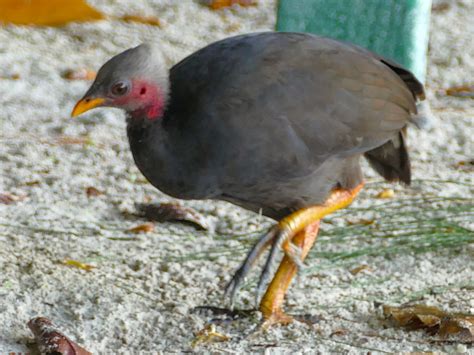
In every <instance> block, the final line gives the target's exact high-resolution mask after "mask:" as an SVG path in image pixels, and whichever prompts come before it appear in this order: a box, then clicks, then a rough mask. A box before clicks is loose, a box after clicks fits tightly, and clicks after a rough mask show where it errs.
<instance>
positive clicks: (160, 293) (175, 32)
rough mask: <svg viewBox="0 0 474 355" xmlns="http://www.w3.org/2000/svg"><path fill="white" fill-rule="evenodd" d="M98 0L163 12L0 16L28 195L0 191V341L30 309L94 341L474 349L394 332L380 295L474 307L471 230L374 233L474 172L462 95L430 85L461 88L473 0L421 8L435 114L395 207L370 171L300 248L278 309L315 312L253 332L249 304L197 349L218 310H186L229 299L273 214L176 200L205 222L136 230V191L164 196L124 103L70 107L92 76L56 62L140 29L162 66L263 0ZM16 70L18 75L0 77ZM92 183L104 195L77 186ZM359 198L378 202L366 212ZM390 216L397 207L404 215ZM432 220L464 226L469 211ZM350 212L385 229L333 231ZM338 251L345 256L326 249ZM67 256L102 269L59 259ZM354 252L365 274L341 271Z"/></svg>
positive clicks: (0, 185) (108, 347)
mask: <svg viewBox="0 0 474 355" xmlns="http://www.w3.org/2000/svg"><path fill="white" fill-rule="evenodd" d="M93 3H94V4H95V5H96V6H97V7H98V8H100V9H101V10H103V11H104V12H106V13H108V14H113V15H122V14H124V13H128V14H130V13H133V14H137V13H138V14H142V15H155V16H158V17H159V18H160V20H161V21H162V23H163V26H162V28H156V27H150V26H145V25H139V24H124V23H120V22H117V21H103V22H98V23H93V24H81V25H78V24H72V25H69V26H66V27H64V28H42V29H32V28H24V27H4V28H0V142H1V143H0V164H1V170H0V174H1V175H0V192H8V193H11V194H14V195H17V196H24V197H25V198H24V199H23V200H22V201H19V202H16V203H14V204H11V205H1V204H0V270H1V271H0V353H6V352H12V351H16V352H25V351H27V350H28V344H30V343H31V334H30V332H29V330H28V329H27V327H26V323H27V321H28V320H29V319H30V318H32V317H34V316H38V315H43V316H47V317H49V318H50V319H52V320H53V321H54V322H55V323H56V324H58V325H59V326H60V327H61V328H62V329H63V330H65V331H66V333H67V334H68V335H70V336H71V337H72V338H73V339H75V340H77V341H78V342H79V343H81V344H83V345H84V346H85V347H86V348H88V349H90V350H91V351H94V352H95V353H105V352H108V353H119V352H131V353H137V352H138V351H150V352H155V351H162V352H182V351H191V350H195V351H224V352H230V353H232V352H244V351H245V352H248V351H252V352H265V351H266V352H276V351H288V352H289V351H291V352H295V351H299V352H313V351H318V352H322V353H328V352H343V353H366V352H368V351H371V352H375V353H379V352H380V353H383V352H396V351H429V350H431V351H445V352H449V353H452V352H467V351H472V349H471V350H469V346H468V345H466V344H462V343H458V342H455V341H454V342H443V341H440V342H438V341H435V340H436V338H432V337H430V336H428V335H427V334H426V333H424V332H422V331H415V332H407V331H405V330H403V329H397V328H394V327H393V326H391V325H389V324H387V323H386V322H385V321H384V320H383V319H382V316H381V309H380V307H379V304H392V305H399V304H402V303H404V302H407V301H415V302H418V303H425V304H430V305H435V306H439V307H441V308H443V309H446V310H454V311H462V312H474V291H473V290H474V272H473V271H474V258H473V256H474V249H473V244H472V241H473V240H472V234H471V239H469V238H467V239H466V242H464V243H459V244H456V243H455V246H454V247H452V246H451V247H449V248H448V247H440V245H443V244H442V241H439V240H438V241H436V243H437V244H436V243H434V244H429V243H428V244H429V245H431V246H434V247H433V248H427V249H424V248H423V247H421V248H420V244H417V242H413V241H414V240H417V239H416V237H417V235H416V233H415V234H414V235H412V238H413V239H410V240H407V238H408V237H405V239H403V236H401V237H400V236H399V237H396V235H395V234H394V235H395V237H394V238H388V236H389V234H387V233H389V232H383V231H384V230H387V229H388V226H389V225H393V224H400V225H401V226H402V227H403V226H404V223H407V222H406V221H407V220H408V219H410V218H411V219H413V220H415V221H416V220H417V218H418V220H419V219H420V218H424V217H423V216H424V215H423V213H421V212H420V211H418V210H416V208H415V207H413V206H411V204H410V201H414V200H416V201H418V202H419V201H427V202H426V206H425V207H426V210H428V212H427V213H428V214H430V215H436V213H438V212H439V210H440V209H442V207H443V206H444V207H446V206H448V207H449V206H451V205H449V203H451V202H449V203H448V204H446V202H436V201H434V200H433V198H434V197H436V196H444V197H446V198H447V199H452V200H453V201H455V200H456V199H457V198H461V199H462V198H464V199H466V198H467V199H469V198H472V196H473V194H472V170H471V172H470V171H469V169H468V168H465V167H463V168H460V167H459V166H458V167H456V163H458V162H460V161H468V160H469V159H470V158H472V157H470V156H469V154H471V155H472V151H473V149H472V148H473V146H472V136H474V131H473V117H474V106H473V101H472V100H469V99H461V98H454V97H448V96H446V95H444V94H443V93H442V91H440V90H441V89H443V88H447V87H450V86H453V85H463V84H471V85H472V73H474V59H473V56H474V42H473V41H472V38H474V26H473V25H472V18H474V2H473V1H470V0H464V1H454V0H453V1H445V3H446V4H448V6H447V7H440V8H439V9H440V10H438V11H436V12H434V13H433V16H432V32H431V43H430V54H429V62H430V66H429V69H428V81H427V88H428V96H429V98H430V101H431V105H432V107H433V109H434V113H435V114H436V116H437V118H436V119H435V122H434V127H433V128H432V129H430V130H428V131H423V132H420V131H416V130H414V129H413V130H412V132H411V133H410V138H409V140H410V144H411V146H412V157H413V158H412V159H413V166H414V169H413V170H414V178H415V183H414V185H413V187H412V188H409V189H404V188H403V187H401V186H394V189H395V192H396V194H395V197H394V199H393V201H391V202H389V203H393V206H395V208H390V206H391V205H390V204H388V205H387V204H386V202H382V201H380V200H377V199H374V195H375V194H376V193H377V192H378V191H380V190H381V189H382V188H383V187H386V186H387V185H384V184H381V183H380V182H377V181H380V179H379V178H376V179H375V180H374V179H372V177H373V176H374V175H373V173H371V172H368V176H369V181H372V182H371V183H370V184H369V185H368V188H367V190H366V191H365V192H364V193H363V194H362V195H361V197H360V199H359V200H358V201H357V203H355V204H354V207H353V208H352V209H350V210H348V211H346V212H344V213H339V214H337V215H336V216H335V217H333V218H330V219H329V220H328V222H330V223H325V224H324V225H323V232H322V235H321V238H320V242H319V244H317V246H316V247H315V248H314V249H315V250H314V251H313V253H312V254H311V255H310V258H309V259H308V261H307V264H308V266H310V267H308V268H307V269H306V270H305V271H304V272H303V275H302V276H301V277H300V278H299V279H298V281H297V282H295V283H294V285H293V288H292V289H291V290H290V292H289V296H288V300H287V304H286V307H287V309H288V310H289V312H290V313H292V314H299V315H302V314H306V315H310V316H311V317H309V319H312V320H313V321H312V322H309V323H301V322H295V323H294V324H292V325H290V326H288V327H282V328H274V329H271V330H269V331H268V332H263V331H258V330H257V328H256V327H257V324H258V313H256V314H254V315H253V316H252V317H250V318H245V319H242V320H239V321H236V322H234V323H230V324H227V323H221V324H217V330H218V331H220V332H222V333H224V334H226V335H228V336H229V337H230V340H228V341H226V342H222V343H215V344H200V345H197V346H196V347H194V348H193V347H192V342H193V340H194V339H195V334H196V333H197V332H198V331H199V330H201V329H202V328H203V327H204V326H205V325H206V323H207V322H208V321H209V320H210V319H211V318H212V316H211V315H209V314H202V313H195V312H192V310H193V308H194V307H196V306H201V305H213V306H220V307H223V306H225V303H224V301H223V292H222V289H223V287H224V285H225V284H226V282H227V281H228V280H229V278H230V276H231V274H232V272H233V271H234V270H235V269H236V267H237V266H238V265H239V262H240V261H241V260H242V258H243V257H244V256H245V254H246V251H247V250H248V248H249V246H250V245H251V244H252V242H253V241H254V240H255V238H257V237H258V235H259V233H261V232H262V231H263V230H264V229H265V228H267V227H268V226H269V225H270V221H268V220H266V219H263V218H260V217H259V216H257V215H254V214H251V213H248V212H246V211H244V210H242V209H239V208H237V207H234V206H232V205H229V204H226V203H221V202H212V201H188V202H186V203H185V204H186V205H187V206H191V207H194V208H196V209H197V210H198V211H200V212H201V213H203V214H204V215H206V216H207V218H208V220H209V223H210V224H211V225H212V226H214V227H213V230H212V231H209V232H202V231H197V230H195V229H194V228H193V227H191V226H185V225H180V224H174V223H163V224H159V225H156V228H155V230H154V231H153V232H151V233H148V234H142V235H134V234H130V233H128V232H127V231H126V230H127V229H128V228H130V227H133V226H136V225H137V224H140V223H143V220H140V219H138V218H135V217H133V216H130V215H129V214H128V212H133V211H134V203H136V202H145V201H149V200H152V201H159V202H162V201H168V200H170V199H169V197H166V196H164V195H162V194H160V193H159V192H158V191H156V190H155V189H154V188H152V187H151V186H150V185H149V184H147V183H146V181H144V179H143V177H142V176H141V175H140V173H139V172H138V171H137V169H136V168H135V166H134V164H133V162H132V159H131V155H130V152H129V149H128V144H127V142H126V137H125V123H124V119H123V114H122V113H120V112H118V111H114V110H97V111H94V112H93V113H91V114H88V115H87V116H84V117H81V118H80V119H77V120H71V119H69V113H70V111H71V108H72V106H73V104H74V102H75V100H77V99H78V98H79V97H80V96H81V95H82V94H83V93H84V91H85V90H86V88H87V87H88V85H89V84H88V83H87V82H83V81H67V80H65V79H63V78H62V77H61V73H62V71H63V70H66V69H75V68H90V69H97V68H98V66H99V65H100V64H101V63H102V62H104V61H105V60H106V59H107V58H109V57H110V56H112V55H114V54H116V53H118V52H120V51H122V50H124V49H126V48H128V47H131V46H133V45H136V44H138V43H140V42H141V41H143V40H149V39H154V40H159V41H161V43H162V45H163V47H164V49H165V52H166V53H167V55H168V56H169V63H170V64H172V63H174V62H176V61H177V60H179V59H180V58H182V57H184V56H185V55H187V54H189V53H191V52H193V51H194V50H196V49H198V48H200V47H202V46H204V45H205V44H207V43H210V42H212V41H214V40H217V39H219V38H223V37H226V36H229V35H232V34H237V33H245V32H252V31H258V30H269V29H272V28H273V26H274V22H275V16H274V5H275V4H274V1H260V5H259V6H257V7H254V8H247V9H243V8H236V9H232V10H226V11H222V12H211V11H209V10H208V9H207V8H205V7H203V6H200V5H199V4H198V3H196V2H191V1H165V0H162V1H160V0H155V1H131V0H120V1H105V0H95V1H93ZM440 3H441V2H439V1H438V2H436V3H435V4H436V5H439V4H440ZM14 75H18V76H19V78H17V79H16V80H13V79H11V77H12V76H14ZM89 186H93V187H95V188H97V189H99V190H101V191H103V192H104V194H103V195H101V196H97V197H87V195H86V193H85V190H86V188H87V187H89ZM410 198H412V200H410ZM413 199H414V200H413ZM430 199H431V200H430ZM406 201H408V202H406ZM430 201H431V202H430ZM433 201H434V202H433ZM449 201H451V200H449ZM452 203H454V202H452ZM369 206H379V207H380V208H381V210H380V209H379V210H372V209H370V208H369V209H364V208H367V207H369ZM384 206H388V207H386V208H385V207H384ZM412 207H413V208H412ZM444 207H443V208H444ZM445 210H449V208H448V209H445ZM469 210H471V211H472V208H470V209H469V208H467V211H468V212H469ZM377 211H379V212H377ZM380 211H382V212H380ZM423 211H425V210H423ZM443 211H444V210H443ZM401 212H405V214H404V216H405V217H403V216H402V217H399V213H401ZM377 213H379V214H377ZM387 213H388V214H389V215H388V217H387ZM397 216H398V217H397ZM438 217H440V218H441V219H443V220H444V221H445V222H451V221H452V222H453V223H454V222H456V223H458V224H459V225H462V226H464V227H469V224H471V226H470V227H471V228H472V213H471V215H469V214H464V212H463V213H458V212H456V213H454V214H452V215H450V216H447V215H446V216H443V215H440V216H438ZM351 218H352V219H354V218H365V219H370V218H378V219H380V223H379V228H380V231H381V232H380V237H379V238H369V237H367V235H366V234H365V232H364V230H368V229H363V228H366V227H360V228H359V229H358V228H354V229H352V230H353V231H354V232H353V235H352V234H351V235H349V236H348V237H347V238H346V237H341V235H342V234H340V232H338V231H340V230H344V228H341V227H348V225H349V223H348V221H350V220H351ZM469 218H471V219H470V220H469ZM470 222H471V223H470ZM390 223H391V224H390ZM338 228H339V229H338ZM367 228H369V227H367ZM402 229H403V228H402ZM331 231H333V232H331ZM331 233H332V234H331ZM341 233H342V232H341ZM384 233H385V234H384ZM433 233H435V232H433ZM331 235H332V237H331ZM433 235H434V234H433ZM448 236H449V234H448ZM384 237H387V238H384ZM428 237H430V235H428ZM397 238H398V239H397ZM430 240H431V239H430ZM428 244H427V245H428ZM436 246H437V247H436ZM371 248H372V249H371ZM367 250H372V251H371V252H366V251H367ZM342 252H353V253H352V254H351V256H350V257H342V256H341V257H337V255H342V254H341V253H342ZM338 253H339V254H338ZM344 255H346V254H344ZM64 259H74V260H79V261H81V262H85V263H89V264H92V265H94V266H96V268H95V269H94V270H93V271H91V272H87V271H84V270H80V269H77V268H72V267H68V266H65V265H63V264H62V263H61V262H62V261H63V260H64ZM363 264H366V265H368V266H370V270H366V271H364V272H361V273H359V274H357V275H352V274H351V273H349V270H351V269H352V268H354V267H357V266H360V265H363ZM254 284H255V279H254V278H253V279H251V280H249V282H248V284H247V285H246V286H245V287H244V288H243V290H242V292H241V293H240V296H239V300H238V303H237V307H238V308H244V309H245V308H251V307H252V306H253V303H252V302H253V293H252V290H253V286H254Z"/></svg>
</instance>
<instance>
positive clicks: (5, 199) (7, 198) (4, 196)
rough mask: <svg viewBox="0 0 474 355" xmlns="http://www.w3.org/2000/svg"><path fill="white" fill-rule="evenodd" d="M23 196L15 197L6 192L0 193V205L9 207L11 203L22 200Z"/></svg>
mask: <svg viewBox="0 0 474 355" xmlns="http://www.w3.org/2000/svg"><path fill="white" fill-rule="evenodd" d="M24 199H25V196H17V195H13V194H11V193H8V192H4V193H0V203H3V204H4V205H11V204H12V203H15V202H18V201H21V200H24Z"/></svg>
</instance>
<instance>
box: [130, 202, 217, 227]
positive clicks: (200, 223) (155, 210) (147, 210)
mask: <svg viewBox="0 0 474 355" xmlns="http://www.w3.org/2000/svg"><path fill="white" fill-rule="evenodd" d="M137 210H138V213H139V214H140V216H142V217H144V218H146V219H149V220H152V221H156V222H167V221H182V222H187V223H191V224H193V225H194V226H196V227H198V228H199V229H203V230H207V229H208V228H209V227H208V225H207V222H206V220H205V218H204V217H203V216H202V215H201V214H199V213H198V212H196V211H195V210H193V209H192V208H189V207H185V206H182V205H180V204H178V203H160V204H139V205H137Z"/></svg>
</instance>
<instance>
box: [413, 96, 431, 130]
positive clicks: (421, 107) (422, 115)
mask: <svg viewBox="0 0 474 355" xmlns="http://www.w3.org/2000/svg"><path fill="white" fill-rule="evenodd" d="M416 108H417V111H418V113H417V114H416V115H412V116H411V118H410V122H411V123H413V124H414V125H415V126H417V127H418V128H419V129H429V128H431V127H432V126H433V121H434V116H433V113H432V112H431V108H430V105H429V104H428V101H427V100H424V101H421V102H418V103H417V105H416Z"/></svg>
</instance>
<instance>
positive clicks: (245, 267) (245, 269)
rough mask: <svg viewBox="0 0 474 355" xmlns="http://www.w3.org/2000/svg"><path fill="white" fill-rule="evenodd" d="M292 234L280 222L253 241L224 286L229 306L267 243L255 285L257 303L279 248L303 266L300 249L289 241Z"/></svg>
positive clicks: (294, 261)
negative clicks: (242, 260) (265, 253)
mask: <svg viewBox="0 0 474 355" xmlns="http://www.w3.org/2000/svg"><path fill="white" fill-rule="evenodd" d="M294 234H295V233H292V232H291V230H288V228H281V227H280V224H277V225H276V226H274V227H272V228H270V230H269V231H268V232H267V233H265V234H264V235H262V236H261V237H260V239H259V240H258V241H257V243H255V245H254V246H253V248H252V249H251V250H250V252H249V253H248V254H247V257H246V258H245V260H244V262H243V263H242V265H241V266H240V268H239V269H238V270H237V271H236V272H235V274H234V276H233V277H232V279H231V280H230V282H229V283H228V284H227V286H226V289H225V297H229V299H230V303H231V307H233V305H234V301H235V296H236V294H237V291H238V290H239V288H240V286H241V285H242V283H243V281H244V280H245V278H246V277H247V275H248V274H249V272H250V269H251V268H252V266H253V265H254V264H255V262H256V261H257V260H258V258H259V256H260V255H261V254H262V253H263V252H264V251H265V249H266V248H267V247H268V246H269V245H271V250H270V254H269V256H268V258H267V261H266V263H265V266H264V268H263V271H262V273H261V275H260V279H259V283H258V287H257V294H256V303H257V304H258V301H259V299H260V297H261V295H262V294H263V287H264V286H265V284H266V282H267V281H268V278H269V276H270V274H271V269H272V266H273V264H274V261H275V259H276V258H277V257H278V251H279V250H282V251H283V252H284V253H285V255H286V256H288V258H290V260H292V261H293V263H294V264H295V265H297V266H298V268H303V267H304V265H303V262H302V249H301V248H300V247H298V246H296V245H294V244H293V243H291V238H292V237H293V236H294Z"/></svg>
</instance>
